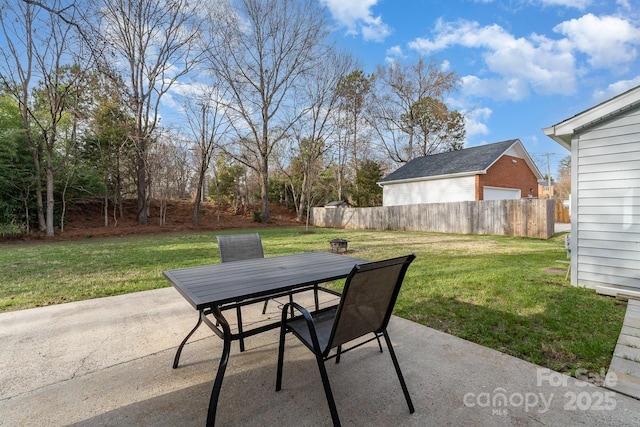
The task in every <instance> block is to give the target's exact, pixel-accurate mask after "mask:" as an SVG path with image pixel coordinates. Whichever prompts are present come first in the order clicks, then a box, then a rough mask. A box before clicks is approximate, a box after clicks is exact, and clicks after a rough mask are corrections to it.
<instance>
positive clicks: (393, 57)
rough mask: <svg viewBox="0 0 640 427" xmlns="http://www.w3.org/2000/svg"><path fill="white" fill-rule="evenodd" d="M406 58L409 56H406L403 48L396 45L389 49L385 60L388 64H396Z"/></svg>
mask: <svg viewBox="0 0 640 427" xmlns="http://www.w3.org/2000/svg"><path fill="white" fill-rule="evenodd" d="M406 57H407V56H406V55H405V54H404V51H403V50H402V47H400V46H398V45H395V46H391V47H390V48H389V49H387V52H386V55H385V58H384V60H385V62H386V63H387V64H395V63H396V62H398V61H399V60H401V59H404V58H406Z"/></svg>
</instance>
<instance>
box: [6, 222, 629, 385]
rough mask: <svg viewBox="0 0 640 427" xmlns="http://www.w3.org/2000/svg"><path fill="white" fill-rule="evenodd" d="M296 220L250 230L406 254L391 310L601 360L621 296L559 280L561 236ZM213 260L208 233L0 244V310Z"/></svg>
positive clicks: (149, 285) (514, 350)
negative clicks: (334, 226)
mask: <svg viewBox="0 0 640 427" xmlns="http://www.w3.org/2000/svg"><path fill="white" fill-rule="evenodd" d="M303 230H304V229H303V228H268V229H261V230H258V231H259V232H260V235H261V237H262V241H263V246H264V251H265V255H266V256H276V255H284V254H291V253H297V252H304V251H315V250H328V248H329V243H328V240H330V239H332V238H334V237H341V238H344V239H347V240H349V252H350V254H352V255H353V256H357V257H361V258H366V259H371V260H377V259H383V258H388V257H393V256H398V255H404V254H408V253H415V254H417V258H416V260H415V261H414V263H413V264H412V265H411V267H410V268H409V271H408V273H407V277H406V279H405V284H404V286H403V289H402V291H401V293H400V297H399V299H398V302H397V304H396V309H395V313H396V314H397V315H399V316H401V317H404V318H406V319H409V320H412V321H415V322H418V323H421V324H423V325H426V326H429V327H432V328H435V329H438V330H441V331H444V332H447V333H450V334H452V335H456V336H458V337H461V338H464V339H467V340H470V341H473V342H476V343H478V344H481V345H484V346H487V347H491V348H493V349H496V350H498V351H501V352H504V353H507V354H510V355H512V356H515V357H518V358H521V359H524V360H527V361H530V362H533V363H536V364H539V365H542V366H546V367H549V368H551V369H554V370H558V371H562V372H566V373H568V374H573V373H574V372H575V370H576V369H578V368H581V369H587V370H589V371H590V372H600V371H601V369H603V368H606V367H608V364H609V362H610V360H611V355H612V353H613V349H614V347H615V343H616V340H617V338H618V334H619V332H620V328H621V326H622V320H623V317H624V313H625V308H626V303H622V302H620V301H617V300H615V299H613V298H608V297H603V296H599V295H596V294H595V292H594V291H593V290H589V289H583V288H575V287H572V286H571V285H570V284H569V283H568V281H565V280H564V271H563V268H566V267H564V266H563V265H561V264H558V263H557V262H556V260H561V259H565V258H566V253H565V250H564V245H563V240H562V239H563V236H556V237H554V238H552V239H550V240H537V239H525V238H512V237H499V236H467V235H449V234H435V233H420V232H387V231H363V230H331V229H312V233H304V232H303ZM212 262H219V254H218V248H217V244H216V239H215V234H214V233H211V232H206V233H194V234H162V235H153V236H137V237H127V238H110V239H86V240H80V241H70V242H34V243H26V244H24V243H21V244H14V243H6V244H0V278H1V279H0V312H2V311H11V310H22V309H27V308H32V307H39V306H43V305H49V304H58V303H64V302H69V301H78V300H83V299H89V298H98V297H104V296H110V295H118V294H124V293H128V292H135V291H141V290H147V289H154V288H160V287H166V286H169V282H168V281H167V280H166V279H165V278H164V277H163V276H162V271H163V270H167V269H173V268H179V267H188V266H195V265H201V264H206V263H212ZM549 267H559V269H558V270H557V271H556V272H555V273H551V274H550V273H549V272H547V271H546V270H547V269H548V268H549ZM340 285H341V284H340V283H336V284H335V286H336V287H339V286H340Z"/></svg>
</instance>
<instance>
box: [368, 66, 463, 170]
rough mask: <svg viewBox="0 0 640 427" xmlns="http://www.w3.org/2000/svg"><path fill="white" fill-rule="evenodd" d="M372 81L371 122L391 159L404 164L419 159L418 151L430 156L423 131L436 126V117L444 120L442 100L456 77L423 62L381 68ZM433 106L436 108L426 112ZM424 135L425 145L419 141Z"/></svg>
mask: <svg viewBox="0 0 640 427" xmlns="http://www.w3.org/2000/svg"><path fill="white" fill-rule="evenodd" d="M373 80H374V84H375V87H374V90H373V91H372V95H373V102H372V103H371V110H370V111H369V122H370V124H371V127H372V128H373V129H374V130H375V132H376V134H377V136H378V138H379V140H380V141H381V142H382V145H383V147H384V149H385V151H386V152H387V153H388V155H389V157H390V158H391V159H392V160H394V161H395V162H399V163H404V162H408V161H409V160H411V159H412V158H413V157H414V156H415V155H416V152H417V151H419V150H417V148H418V147H421V148H420V150H421V151H422V152H423V153H429V152H430V151H431V150H430V149H429V148H428V147H424V146H425V145H427V144H428V138H424V135H425V132H424V131H425V130H426V129H427V128H428V125H427V123H428V120H429V118H430V119H431V123H432V124H433V122H434V120H433V118H434V117H442V115H440V116H438V115H437V113H438V111H441V110H442V109H441V106H442V105H443V104H442V102H441V101H442V99H443V97H444V96H445V95H446V94H448V93H449V92H451V91H452V90H453V89H454V88H455V86H456V84H457V81H458V80H457V77H456V75H455V73H453V72H450V71H444V70H442V68H441V67H440V65H439V64H438V63H437V62H436V61H435V59H431V60H430V61H429V62H425V60H424V59H423V58H420V59H419V60H418V62H417V63H415V64H410V65H402V64H398V63H393V64H390V65H388V66H378V67H377V70H376V72H375V74H374V79H373ZM429 100H433V102H430V101H429ZM430 106H434V108H432V109H429V108H427V107H430ZM445 109H446V108H445ZM456 118H457V116H455V117H453V118H452V119H454V120H455V119H456ZM432 127H435V125H433V126H432ZM421 135H422V136H423V138H422V139H423V141H422V144H420V143H418V141H417V139H418V138H420V137H421ZM427 137H428V132H427ZM463 137H464V135H463Z"/></svg>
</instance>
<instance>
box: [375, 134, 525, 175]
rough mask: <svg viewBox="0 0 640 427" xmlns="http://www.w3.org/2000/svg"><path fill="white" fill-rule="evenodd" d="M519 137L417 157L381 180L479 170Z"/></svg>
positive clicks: (485, 167)
mask: <svg viewBox="0 0 640 427" xmlns="http://www.w3.org/2000/svg"><path fill="white" fill-rule="evenodd" d="M517 141H518V140H517V139H510V140H507V141H502V142H496V143H493V144H487V145H480V146H478V147H472V148H465V149H463V150H458V151H451V152H448V153H440V154H432V155H430V156H424V157H418V158H415V159H413V160H411V161H409V162H408V163H406V164H405V165H404V166H402V167H400V168H398V169H397V170H396V171H395V172H392V173H390V174H389V175H387V176H386V177H385V178H383V179H381V180H380V182H391V181H400V180H405V179H414V178H423V177H430V176H442V175H454V174H461V173H465V172H467V173H468V172H479V171H483V170H486V169H487V168H489V167H490V166H491V165H492V164H493V163H494V162H495V161H496V160H498V159H499V158H500V156H502V155H503V154H504V153H505V152H506V151H507V150H508V149H509V148H511V146H512V145H513V144H515V143H516V142H517Z"/></svg>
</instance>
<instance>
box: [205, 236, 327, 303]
mask: <svg viewBox="0 0 640 427" xmlns="http://www.w3.org/2000/svg"><path fill="white" fill-rule="evenodd" d="M217 238H218V248H219V249H220V261H222V262H230V261H240V260H244V259H253V258H264V252H263V250H262V241H261V240H260V235H259V234H258V233H247V234H231V235H221V236H217ZM319 289H322V290H325V289H324V288H320V286H319V285H318V284H316V285H314V286H313V298H314V303H315V306H316V310H318V308H319V307H320V300H319V299H318V290H319ZM332 293H333V294H335V292H332ZM288 295H289V302H293V294H291V293H289V294H288ZM268 304H269V300H268V299H267V300H265V301H264V306H263V307H262V314H265V313H266V312H267V305H268Z"/></svg>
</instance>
